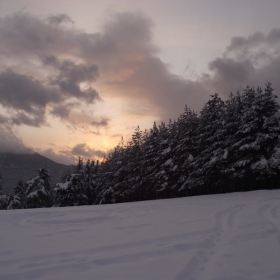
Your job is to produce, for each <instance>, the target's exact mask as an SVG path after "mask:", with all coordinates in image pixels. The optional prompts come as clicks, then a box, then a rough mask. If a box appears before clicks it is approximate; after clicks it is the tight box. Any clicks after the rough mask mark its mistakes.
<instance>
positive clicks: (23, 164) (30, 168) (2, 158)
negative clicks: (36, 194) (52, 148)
mask: <svg viewBox="0 0 280 280" xmlns="http://www.w3.org/2000/svg"><path fill="white" fill-rule="evenodd" d="M44 166H46V167H47V168H48V169H49V170H50V174H51V176H52V182H53V183H58V182H60V175H61V173H62V172H63V171H64V170H67V167H68V166H67V165H64V164H59V163H56V162H54V161H52V160H50V159H48V158H46V157H44V156H41V155H39V154H38V153H33V154H12V153H0V171H1V173H2V175H3V191H2V192H3V194H8V193H12V192H13V188H14V187H15V186H16V184H17V181H18V179H20V178H21V179H22V180H23V181H26V180H28V179H30V178H32V177H34V176H35V175H36V174H37V170H38V169H39V168H42V167H44Z"/></svg>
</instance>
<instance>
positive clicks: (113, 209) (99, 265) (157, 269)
mask: <svg viewBox="0 0 280 280" xmlns="http://www.w3.org/2000/svg"><path fill="white" fill-rule="evenodd" d="M0 220H1V238H0V248H1V258H0V279H1V280H8V279H13V280H17V279H21V280H23V279H37V280H39V279H42V280H43V279H48V280H52V279H53V280H56V279H61V280H64V279H65V280H66V279H67V280H71V279H75V280H76V279H83V280H86V279H90V280H91V279H169V280H170V279H176V280H180V279H184V280H191V279H192V280H214V279H215V280H218V279H219V280H230V279H232V280H233V279H238V280H249V279H250V280H252V279H254V280H264V279H265V280H272V279H280V266H279V260H280V190H266V191H253V192H243V193H231V194H220V195H205V196H196V197H187V198H176V199H165V200H154V201H143V202H133V203H122V204H112V205H99V206H98V205H93V206H80V207H63V208H48V209H47V208H45V209H25V210H12V211H0Z"/></svg>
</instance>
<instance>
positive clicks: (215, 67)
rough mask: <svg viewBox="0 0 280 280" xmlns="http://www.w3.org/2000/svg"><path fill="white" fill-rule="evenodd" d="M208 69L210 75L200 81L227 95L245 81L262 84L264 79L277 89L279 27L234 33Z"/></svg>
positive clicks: (278, 82) (279, 64)
mask: <svg viewBox="0 0 280 280" xmlns="http://www.w3.org/2000/svg"><path fill="white" fill-rule="evenodd" d="M209 70H210V71H211V75H210V76H208V77H206V79H204V80H203V81H202V82H205V83H207V84H209V85H211V86H212V87H213V88H214V89H215V91H217V92H219V93H221V94H224V95H226V96H228V95H229V93H230V92H231V91H233V92H236V91H237V90H242V89H244V88H245V87H246V86H247V85H251V86H264V85H265V84H266V83H267V82H271V83H272V86H273V87H274V88H276V89H280V80H279V78H278V76H279V71H280V29H272V30H271V31H270V32H269V33H268V34H263V33H261V32H256V33H254V34H252V35H249V36H247V37H233V38H232V39H231V43H230V45H229V46H228V47H227V48H226V50H225V53H224V54H223V55H222V56H221V57H218V58H216V59H215V60H213V61H211V62H210V63H209Z"/></svg>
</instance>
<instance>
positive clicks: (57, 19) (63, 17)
mask: <svg viewBox="0 0 280 280" xmlns="http://www.w3.org/2000/svg"><path fill="white" fill-rule="evenodd" d="M47 22H49V23H51V24H55V25H57V24H61V23H67V22H70V23H72V24H74V21H73V19H71V18H70V17H69V16H68V15H67V14H57V15H52V16H49V17H47Z"/></svg>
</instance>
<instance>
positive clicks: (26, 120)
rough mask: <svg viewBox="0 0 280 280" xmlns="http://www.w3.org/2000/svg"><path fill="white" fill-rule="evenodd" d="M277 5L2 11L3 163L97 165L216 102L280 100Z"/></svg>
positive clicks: (208, 2) (32, 0) (155, 4)
mask: <svg viewBox="0 0 280 280" xmlns="http://www.w3.org/2000/svg"><path fill="white" fill-rule="evenodd" d="M279 10H280V1H279V0H275V1H274V0H266V1H260V0H246V1H244V0H242V1H239V0H236V1H231V0H196V1H191V0H183V1H182V0H176V1H171V0H169V1H167V0H142V1H136V0H118V1H117V0H102V1H101V0H95V1H90V0H79V1H76V0H75V1H74V0H55V1H54V0H1V1H0V128H1V129H0V152H13V153H26V152H38V153H40V154H41V155H44V156H46V157H48V158H50V159H52V160H54V161H56V162H59V163H64V164H70V163H75V162H76V160H77V157H78V156H82V157H83V158H84V159H88V158H91V159H102V158H103V157H104V154H108V152H109V151H111V150H112V149H113V148H114V147H115V146H116V145H117V144H118V143H119V141H120V140H121V137H123V138H124V141H125V142H128V141H129V140H130V137H131V135H132V134H133V133H134V130H135V128H136V127H137V126H138V125H139V126H140V129H141V130H145V129H148V130H149V129H150V128H151V127H152V125H153V122H154V121H156V122H157V123H160V122H161V121H165V122H168V121H169V119H171V120H176V119H177V118H178V117H179V115H180V113H182V112H183V110H184V107H185V105H187V106H188V107H190V108H191V109H192V110H195V111H197V112H200V110H201V109H202V107H203V106H204V104H205V103H206V102H207V100H209V98H210V95H211V94H214V93H215V92H217V93H219V95H220V96H221V97H222V98H224V99H226V98H227V97H228V96H229V94H230V93H231V92H233V93H236V92H237V90H241V91H242V89H244V88H245V87H246V86H247V85H250V86H255V87H257V86H261V87H265V84H266V83H267V82H271V83H272V87H273V88H274V89H275V94H277V93H278V91H279V90H280V79H279V73H280V17H279Z"/></svg>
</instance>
